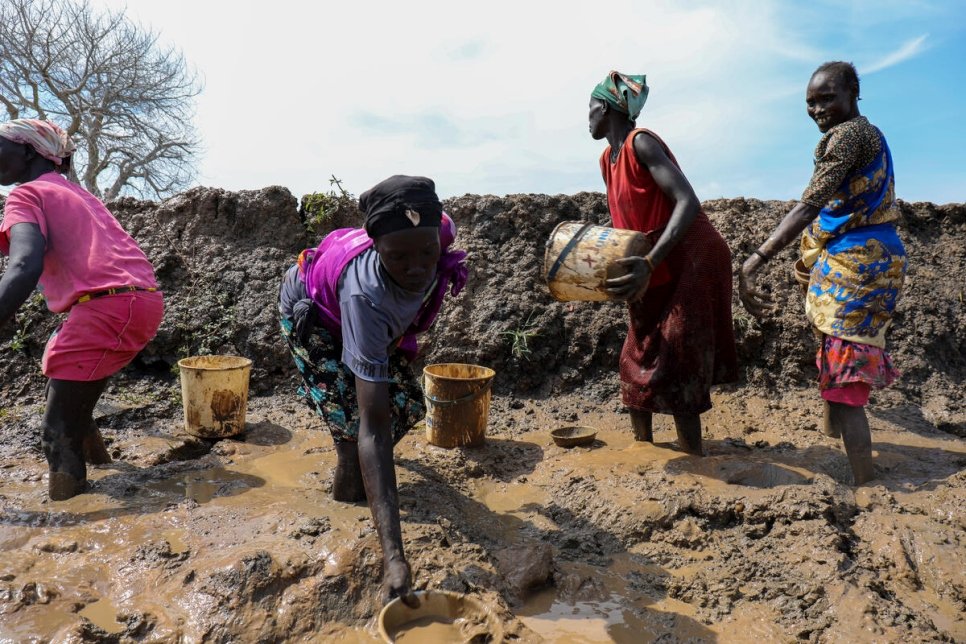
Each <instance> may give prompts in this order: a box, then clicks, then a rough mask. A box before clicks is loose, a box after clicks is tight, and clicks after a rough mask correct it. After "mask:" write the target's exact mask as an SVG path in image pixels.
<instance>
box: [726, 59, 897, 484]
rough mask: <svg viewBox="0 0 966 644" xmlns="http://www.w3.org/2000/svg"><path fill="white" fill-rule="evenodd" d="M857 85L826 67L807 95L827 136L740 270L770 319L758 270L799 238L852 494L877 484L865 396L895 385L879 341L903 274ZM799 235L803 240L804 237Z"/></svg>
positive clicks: (876, 141)
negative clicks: (781, 214) (792, 200)
mask: <svg viewBox="0 0 966 644" xmlns="http://www.w3.org/2000/svg"><path fill="white" fill-rule="evenodd" d="M858 101H859V77H858V74H857V73H856V71H855V67H853V66H852V64H851V63H845V62H831V63H825V64H824V65H822V66H821V67H819V68H818V69H817V70H815V73H814V74H812V78H811V80H810V81H809V83H808V89H807V90H806V93H805V103H806V105H807V107H808V115H809V116H811V117H812V119H813V120H814V121H815V123H816V125H818V129H819V131H820V132H822V134H823V135H824V136H822V138H821V139H820V140H819V142H818V146H817V147H816V148H815V170H814V172H813V174H812V180H811V181H810V182H809V184H808V187H806V188H805V192H804V194H802V199H801V201H800V202H799V203H798V204H796V205H795V207H794V208H792V209H791V211H789V213H788V214H787V215H786V216H785V218H784V219H783V220H782V221H781V223H780V224H779V225H778V227H777V228H776V229H775V230H774V232H772V234H771V236H770V237H769V238H768V239H767V240H765V243H763V244H762V245H761V246H760V247H759V248H758V250H756V251H755V252H754V253H753V254H752V255H751V256H750V257H749V258H748V259H747V260H745V263H744V265H743V266H742V268H741V274H740V277H739V294H740V297H741V301H742V303H744V305H745V308H746V309H748V311H749V312H750V313H752V314H754V315H756V316H759V317H761V316H763V315H765V314H766V313H767V312H769V311H771V310H773V309H774V303H773V302H772V300H771V299H770V298H769V297H768V296H767V295H765V294H764V293H762V292H761V291H759V290H758V288H757V285H756V284H755V275H756V273H757V272H758V269H760V268H761V266H762V265H763V264H764V263H765V262H767V261H768V260H769V259H771V258H772V256H774V255H775V253H777V252H778V251H780V250H781V249H782V248H784V247H785V246H787V245H788V244H789V243H790V242H791V241H792V240H793V239H795V238H796V237H797V236H798V235H799V234H800V233H802V238H801V254H802V260H803V261H804V262H805V265H806V267H808V268H809V269H810V270H811V273H810V276H809V283H808V290H807V292H806V296H805V314H806V315H807V316H808V319H809V321H810V322H811V323H812V325H813V326H814V327H815V329H817V330H818V331H819V332H820V334H821V336H822V340H821V344H820V345H819V349H818V356H817V363H818V370H819V382H818V385H819V390H820V391H821V393H822V398H823V399H825V433H826V434H828V435H830V436H832V437H833V438H834V437H838V436H839V435H841V436H842V440H843V442H844V443H845V451H846V453H847V454H848V457H849V463H850V464H851V466H852V474H853V475H854V478H855V482H856V484H858V485H861V484H862V483H865V482H867V481H869V480H871V479H873V478H874V477H875V475H874V472H873V469H872V434H871V432H870V431H869V421H868V418H866V415H865V405H866V404H868V402H869V392H870V389H871V388H872V387H876V388H879V387H885V386H887V385H888V384H890V383H891V382H892V381H893V380H894V379H895V378H896V376H897V375H898V374H897V372H896V370H895V368H894V367H893V366H892V358H891V357H890V356H889V353H888V352H887V351H886V350H885V334H886V329H888V327H889V323H890V322H891V321H892V314H893V312H894V311H895V306H896V302H897V301H898V299H899V293H900V291H901V289H902V283H903V281H904V279H905V274H906V253H905V249H904V248H903V245H902V242H901V241H900V240H899V236H898V235H897V234H896V222H897V221H899V218H900V216H901V215H900V211H899V207H898V206H897V204H896V200H895V188H894V181H895V179H894V176H893V169H892V155H891V154H890V152H889V146H888V145H886V140H885V137H884V136H883V135H882V132H880V131H879V129H878V128H876V127H875V126H874V125H872V124H871V123H869V121H868V120H867V119H866V118H865V117H864V116H862V115H861V114H859V103H858ZM803 231H804V233H803Z"/></svg>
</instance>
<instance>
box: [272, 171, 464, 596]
mask: <svg viewBox="0 0 966 644" xmlns="http://www.w3.org/2000/svg"><path fill="white" fill-rule="evenodd" d="M359 207H360V209H361V210H362V211H363V212H364V213H365V216H366V219H365V227H364V228H343V229H339V230H335V231H333V232H331V233H329V234H328V235H327V236H326V237H325V239H323V240H322V243H321V244H319V246H318V248H316V249H310V250H306V251H303V252H302V254H301V255H300V256H299V261H298V263H297V264H295V265H293V266H292V267H291V268H289V269H288V271H286V273H285V277H284V278H283V280H282V285H281V293H280V296H279V307H278V308H279V318H280V323H281V327H282V334H283V335H284V337H285V339H286V341H287V342H288V345H289V349H290V351H291V352H292V357H293V358H294V360H295V365H296V366H297V367H298V370H299V372H300V373H301V375H302V381H303V382H302V387H300V389H299V393H300V394H301V395H303V396H304V397H305V399H306V400H307V402H308V403H309V404H310V405H311V406H312V408H313V409H315V411H316V413H318V415H319V416H320V417H321V418H322V420H323V421H325V423H326V425H327V426H328V428H329V430H330V431H331V432H332V437H333V439H334V440H335V447H336V454H337V456H338V464H337V466H336V469H335V475H334V480H333V485H332V496H333V498H334V499H335V500H337V501H347V502H356V501H361V500H363V499H367V500H368V502H369V507H370V509H371V511H372V516H373V521H374V523H375V525H376V530H377V532H378V533H379V538H380V541H381V544H382V551H383V570H384V579H385V585H386V589H387V591H388V595H389V596H390V597H395V596H398V597H401V598H402V600H403V601H404V602H406V603H407V604H410V605H415V604H417V603H418V600H416V598H415V595H413V593H412V578H411V573H410V569H409V564H408V563H407V562H406V558H405V555H404V554H403V547H402V532H401V529H400V525H399V501H398V496H397V491H396V475H395V469H394V467H393V456H392V450H393V445H395V443H396V442H398V441H399V440H400V439H401V438H402V437H403V436H404V435H405V434H406V432H408V431H409V429H410V428H412V426H413V425H415V424H416V423H417V422H419V421H420V420H422V418H423V417H424V416H425V411H426V410H425V407H424V403H423V393H422V390H421V388H420V386H419V382H418V380H417V378H416V376H415V374H413V372H412V370H411V369H410V367H409V361H410V360H412V359H413V358H414V357H415V356H416V350H417V346H416V335H417V334H418V333H421V332H423V331H426V330H427V329H429V327H430V326H431V325H432V323H433V321H434V320H435V319H436V316H437V314H438V313H439V310H440V306H441V305H442V301H443V298H444V297H445V295H446V293H447V292H449V293H450V294H452V295H456V294H457V293H459V291H460V290H461V289H462V288H463V286H464V284H465V283H466V277H467V269H466V265H465V258H466V253H464V252H462V251H451V250H448V248H449V246H450V244H452V243H453V240H454V239H455V237H456V227H455V225H454V224H453V221H452V220H451V219H450V218H449V217H448V216H447V215H446V214H445V213H444V212H443V209H442V204H441V203H440V201H439V198H438V197H437V195H436V192H435V186H434V184H433V182H432V180H430V179H427V178H425V177H410V176H403V175H396V176H393V177H390V178H389V179H386V180H385V181H382V182H381V183H379V184H377V185H376V186H375V187H373V188H372V189H371V190H368V191H367V192H365V193H363V194H362V196H361V197H360V198H359Z"/></svg>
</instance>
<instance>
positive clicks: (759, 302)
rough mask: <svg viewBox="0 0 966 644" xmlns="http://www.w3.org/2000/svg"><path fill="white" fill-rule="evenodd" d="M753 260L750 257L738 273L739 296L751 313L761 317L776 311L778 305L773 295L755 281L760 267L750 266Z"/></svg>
mask: <svg viewBox="0 0 966 644" xmlns="http://www.w3.org/2000/svg"><path fill="white" fill-rule="evenodd" d="M752 261H753V259H748V260H747V261H746V262H745V263H744V265H743V266H742V267H741V271H740V272H739V273H738V298H739V299H740V300H741V303H742V304H743V305H744V307H745V309H746V310H747V311H748V312H749V313H751V314H752V315H754V316H755V317H756V318H761V317H764V316H765V315H767V314H768V313H771V312H772V311H774V310H775V308H776V306H775V302H774V300H772V298H771V296H770V295H768V294H767V293H765V292H764V291H761V290H759V288H758V285H757V284H756V283H755V274H756V273H757V272H758V269H757V267H755V268H751V267H750V262H752Z"/></svg>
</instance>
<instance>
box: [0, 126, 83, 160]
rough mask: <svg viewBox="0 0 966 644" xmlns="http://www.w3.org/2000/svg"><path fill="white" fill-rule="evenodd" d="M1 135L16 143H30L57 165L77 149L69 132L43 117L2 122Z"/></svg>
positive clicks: (40, 153) (41, 154)
mask: <svg viewBox="0 0 966 644" xmlns="http://www.w3.org/2000/svg"><path fill="white" fill-rule="evenodd" d="M0 136H2V137H3V138H5V139H7V140H9V141H13V142H14V143H22V144H24V145H29V146H30V147H32V148H33V149H34V150H36V151H37V154H39V155H40V156H42V157H43V158H45V159H49V160H51V161H53V162H54V163H55V164H57V165H61V164H62V163H63V162H64V159H66V158H68V157H69V156H70V155H71V154H73V152H74V150H76V149H77V146H75V145H74V142H73V141H71V140H70V137H68V136H67V132H65V131H64V130H62V129H61V128H60V127H58V126H57V125H55V124H53V123H51V122H50V121H43V120H41V119H15V120H13V121H7V122H6V123H0Z"/></svg>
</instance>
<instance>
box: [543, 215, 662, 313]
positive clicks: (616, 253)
mask: <svg viewBox="0 0 966 644" xmlns="http://www.w3.org/2000/svg"><path fill="white" fill-rule="evenodd" d="M649 250H651V243H650V242H649V241H648V239H647V237H645V236H644V234H642V233H639V232H637V231H634V230H622V229H620V228H607V227H605V226H595V225H593V224H588V223H586V222H582V221H564V222H561V223H559V224H557V227H556V228H554V229H553V232H552V233H551V234H550V240H549V241H548V242H547V248H546V252H545V254H544V258H543V268H544V276H545V278H546V280H547V286H548V287H549V288H550V294H551V295H552V296H553V298H554V299H555V300H558V301H560V302H569V301H573V300H581V301H584V302H602V301H605V300H612V299H614V298H613V297H612V296H611V295H610V294H609V293H608V292H607V291H606V290H605V287H604V282H605V281H606V280H608V279H611V278H614V277H620V276H621V275H624V274H626V273H627V271H626V270H625V269H624V268H623V267H621V266H620V265H618V264H614V261H615V260H618V259H622V258H624V257H643V256H644V255H646V254H647V252H648V251H649Z"/></svg>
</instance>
